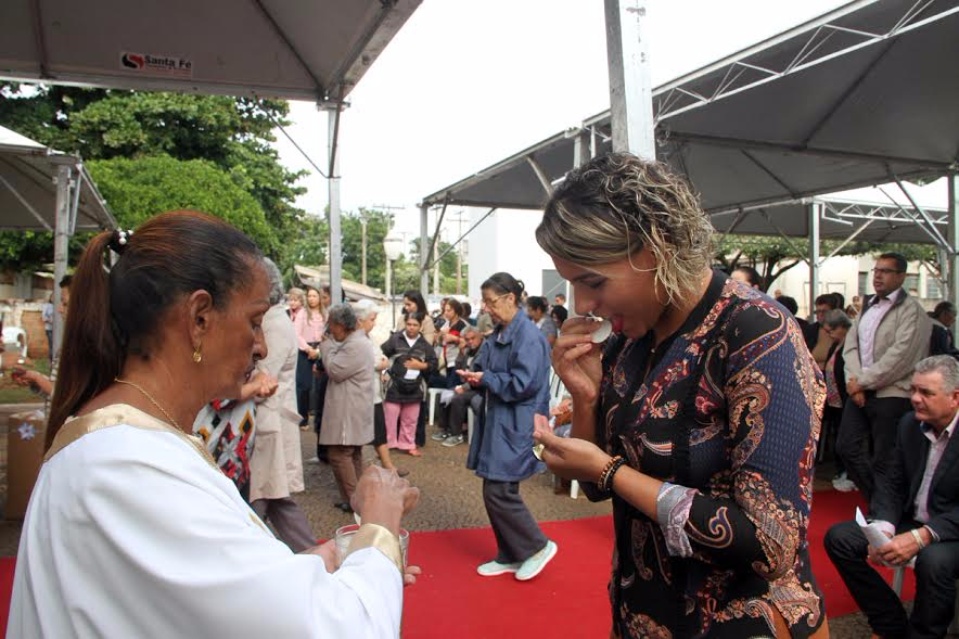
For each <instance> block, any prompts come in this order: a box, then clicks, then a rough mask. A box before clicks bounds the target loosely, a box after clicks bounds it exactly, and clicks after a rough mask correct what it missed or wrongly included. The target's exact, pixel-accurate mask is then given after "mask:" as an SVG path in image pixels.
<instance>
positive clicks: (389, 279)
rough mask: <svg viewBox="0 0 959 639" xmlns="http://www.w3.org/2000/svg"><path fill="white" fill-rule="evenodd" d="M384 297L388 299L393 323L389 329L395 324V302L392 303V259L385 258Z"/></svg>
mask: <svg viewBox="0 0 959 639" xmlns="http://www.w3.org/2000/svg"><path fill="white" fill-rule="evenodd" d="M386 298H387V299H388V300H390V311H391V312H392V314H393V323H392V324H390V330H392V329H393V327H394V326H396V304H394V303H393V260H391V259H390V258H386Z"/></svg>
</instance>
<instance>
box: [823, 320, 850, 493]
mask: <svg viewBox="0 0 959 639" xmlns="http://www.w3.org/2000/svg"><path fill="white" fill-rule="evenodd" d="M822 327H823V330H824V331H825V332H826V335H828V336H829V339H830V340H832V345H831V346H830V347H829V351H828V352H827V353H826V366H825V368H824V370H823V374H824V375H825V377H826V406H825V408H824V409H823V414H822V423H823V428H822V435H821V436H820V444H819V446H820V448H821V447H822V446H823V443H824V442H823V438H824V437H830V438H831V439H832V440H833V441H834V442H835V440H836V438H838V437H839V429H840V428H841V427H842V408H843V406H844V405H845V403H846V399H847V398H848V397H849V392H848V391H847V390H846V360H845V359H844V358H843V354H842V351H843V344H845V343H846V334H847V333H848V332H849V329H850V328H852V320H851V319H850V318H849V316H848V315H846V313H844V312H843V311H841V310H839V309H838V308H834V309H832V310H831V311H827V312H826V314H825V315H824V316H823V320H822ZM834 450H835V449H834ZM832 485H833V488H835V489H836V490H838V491H840V492H849V491H851V490H855V489H856V484H855V483H853V481H852V480H851V479H849V477H848V475H847V474H846V465H845V464H844V463H843V461H842V457H840V456H839V455H836V476H835V477H834V478H833V480H832Z"/></svg>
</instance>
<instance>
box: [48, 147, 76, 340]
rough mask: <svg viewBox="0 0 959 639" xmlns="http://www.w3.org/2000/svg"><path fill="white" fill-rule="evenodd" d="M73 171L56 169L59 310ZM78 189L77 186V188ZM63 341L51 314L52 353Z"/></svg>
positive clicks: (62, 167) (55, 289)
mask: <svg viewBox="0 0 959 639" xmlns="http://www.w3.org/2000/svg"><path fill="white" fill-rule="evenodd" d="M72 173H73V169H72V167H70V166H67V165H65V164H61V165H59V166H58V167H57V178H56V180H57V219H56V227H55V228H54V231H53V307H54V308H60V303H61V301H62V300H61V299H60V280H62V279H63V276H64V275H66V274H67V252H68V247H69V241H70V205H71V201H70V179H71V177H72ZM77 188H79V185H78V186H77ZM62 341H63V318H62V317H60V314H59V313H54V314H53V353H51V355H53V354H55V353H57V352H58V351H59V350H60V344H61V342H62Z"/></svg>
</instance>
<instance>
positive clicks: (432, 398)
mask: <svg viewBox="0 0 959 639" xmlns="http://www.w3.org/2000/svg"><path fill="white" fill-rule="evenodd" d="M426 390H427V391H428V392H429V403H430V426H436V400H437V399H438V398H439V396H440V394H441V393H442V392H443V391H445V390H447V389H446V388H427V389H426Z"/></svg>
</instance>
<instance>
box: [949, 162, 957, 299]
mask: <svg viewBox="0 0 959 639" xmlns="http://www.w3.org/2000/svg"><path fill="white" fill-rule="evenodd" d="M946 180H948V184H949V230H948V231H947V234H948V235H949V269H948V270H949V292H948V296H949V301H950V302H952V303H954V304H956V303H959V174H957V173H950V174H949V176H948V177H947V178H946Z"/></svg>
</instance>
